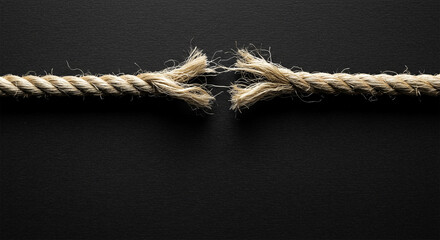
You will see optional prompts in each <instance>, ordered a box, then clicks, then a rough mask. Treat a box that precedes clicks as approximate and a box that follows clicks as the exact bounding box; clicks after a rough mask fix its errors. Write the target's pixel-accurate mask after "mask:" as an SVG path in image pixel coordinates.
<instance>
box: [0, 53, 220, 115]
mask: <svg viewBox="0 0 440 240" xmlns="http://www.w3.org/2000/svg"><path fill="white" fill-rule="evenodd" d="M207 73H215V70H214V69H212V68H210V67H209V63H208V60H207V57H206V55H205V54H203V53H202V52H201V51H200V50H198V49H197V48H194V49H193V50H192V51H191V53H190V55H189V57H188V58H187V60H186V61H185V62H183V63H182V64H180V65H179V66H176V67H173V68H167V69H165V70H163V71H159V72H144V73H140V74H138V75H120V76H116V75H103V76H93V75H84V76H64V77H59V76H54V75H46V76H41V77H40V76H34V75H26V76H22V77H19V76H16V75H11V74H9V75H5V76H0V96H17V97H27V96H45V95H54V96H66V95H68V96H86V95H92V96H103V95H135V96H141V95H145V94H149V95H157V94H164V95H168V96H171V97H174V98H177V99H181V100H184V101H186V102H187V103H188V104H190V105H191V106H194V107H196V108H208V109H209V108H211V104H212V102H213V100H214V97H213V96H212V95H211V93H210V92H209V91H208V90H206V89H205V88H204V87H203V86H201V85H200V84H196V83H191V84H188V83H187V82H188V81H189V80H191V79H192V78H195V77H198V76H202V75H204V74H207Z"/></svg>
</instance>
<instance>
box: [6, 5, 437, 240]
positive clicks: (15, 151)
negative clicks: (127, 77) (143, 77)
mask: <svg viewBox="0 0 440 240" xmlns="http://www.w3.org/2000/svg"><path fill="white" fill-rule="evenodd" d="M0 7H1V14H0V18H1V22H0V23H1V30H0V39H1V42H0V43H1V45H0V57H1V65H0V71H1V72H0V74H1V75H4V74H8V73H12V74H18V75H22V74H25V73H26V72H28V71H30V70H31V71H35V73H36V74H44V73H45V71H47V72H50V71H53V73H54V74H57V75H73V74H79V73H80V72H79V71H74V70H70V69H69V68H68V67H67V64H66V60H67V61H69V64H70V65H71V67H72V68H80V69H82V70H84V71H88V72H90V73H92V74H99V73H119V72H125V73H133V72H135V71H137V70H138V69H139V68H138V66H137V65H136V64H135V63H137V64H138V65H139V66H140V67H141V68H142V69H147V70H160V69H163V68H165V67H166V66H165V65H164V62H165V61H167V60H169V59H176V60H178V61H182V60H183V59H184V58H185V56H186V55H187V51H188V50H189V48H190V46H191V45H193V46H198V47H200V48H202V49H204V51H205V52H206V53H207V54H208V55H209V56H212V55H213V54H214V52H215V51H217V50H225V51H228V50H231V49H233V48H235V46H249V44H250V43H253V44H255V45H256V46H257V47H262V48H265V49H268V48H269V47H271V52H272V57H273V61H274V62H277V63H282V64H283V65H285V66H288V67H290V66H300V67H302V68H303V69H304V70H305V71H323V72H338V71H342V70H343V69H344V68H347V67H348V68H350V70H349V72H351V73H357V72H364V73H372V74H375V73H380V72H381V71H384V70H390V71H395V72H400V73H401V72H403V71H405V69H406V67H407V68H408V70H409V71H410V72H411V73H414V74H418V73H419V72H424V73H428V74H434V73H439V72H440V68H439V66H440V65H439V64H440V21H439V12H440V2H439V1H436V0H433V1H363V0H355V1H334V2H328V1H276V2H272V1H240V2H238V1H203V0H199V1H127V2H122V1H100V2H97V1H93V2H89V1H1V5H0ZM219 54H222V53H219ZM225 55H227V54H225ZM226 57H228V56H226ZM229 57H230V56H229ZM232 63H233V60H230V61H228V62H225V63H224V64H232ZM168 65H170V63H168ZM238 77H239V76H237V75H234V74H233V73H224V74H221V75H219V76H218V77H215V78H209V79H208V82H210V83H214V84H217V85H229V84H230V83H231V82H234V81H235V80H236V79H237V78H238ZM225 90H226V89H224V88H215V89H214V90H213V92H214V93H219V92H221V91H223V93H221V94H220V95H219V96H218V97H217V102H216V105H215V106H214V109H213V110H212V113H213V114H212V115H207V114H203V113H202V112H200V111H199V112H197V111H192V110H191V108H190V107H189V106H188V105H187V104H185V103H183V102H181V101H179V100H173V99H169V98H149V97H144V98H134V99H132V98H130V97H121V98H117V97H113V98H112V97H106V98H104V99H103V100H101V99H97V98H93V97H87V98H85V99H82V98H68V97H66V98H54V97H51V98H48V99H35V98H32V99H11V98H4V99H1V100H0V106H1V110H0V134H1V135H0V141H1V144H0V154H1V155H0V157H1V160H0V164H1V165H0V177H1V185H0V194H1V195H0V221H1V225H0V226H1V229H0V230H1V233H0V237H1V238H2V239H25V238H27V239H37V238H38V239H99V238H102V239H136V238H153V239H155V238H163V239H168V238H197V239H206V238H213V239H223V238H224V239H230V238H240V239H244V238H252V239H258V238H273V239H283V238H289V239H290V238H396V239H402V238H439V235H440V232H439V228H438V226H440V223H439V216H440V194H439V189H440V188H439V187H440V171H439V170H440V165H439V163H440V161H439V160H440V159H439V156H440V147H439V146H440V124H439V120H440V104H439V103H440V102H439V99H438V98H430V97H423V96H422V97H419V98H412V97H398V98H396V99H390V98H389V97H381V98H379V99H377V101H372V102H370V101H368V100H367V99H366V98H364V97H362V96H358V97H344V96H338V97H325V98H322V100H321V102H320V103H306V102H303V101H301V100H300V99H297V98H293V99H292V98H278V99H274V100H272V101H266V102H261V103H258V104H256V105H255V106H253V107H252V108H251V109H249V110H246V111H244V112H243V113H241V114H240V113H234V112H233V111H230V110H229V109H228V108H229V106H230V103H229V102H228V99H229V95H228V93H227V92H226V91H225ZM319 99H321V97H320V96H312V97H310V98H307V99H306V100H319Z"/></svg>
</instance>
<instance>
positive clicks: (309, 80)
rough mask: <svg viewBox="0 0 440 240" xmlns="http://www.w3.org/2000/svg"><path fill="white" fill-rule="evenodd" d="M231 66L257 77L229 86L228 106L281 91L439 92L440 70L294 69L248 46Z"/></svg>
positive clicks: (392, 93)
mask: <svg viewBox="0 0 440 240" xmlns="http://www.w3.org/2000/svg"><path fill="white" fill-rule="evenodd" d="M237 55H238V60H237V62H236V64H235V67H234V68H232V70H235V71H243V72H247V73H250V74H253V75H254V76H255V77H256V78H258V79H264V80H266V81H255V80H251V79H246V81H247V82H248V83H250V84H247V85H243V84H235V85H232V88H231V91H230V92H231V102H232V105H231V109H233V110H238V109H240V108H242V107H249V106H251V105H252V104H254V103H256V102H258V101H260V100H263V99H269V98H273V97H276V96H279V95H283V94H293V93H297V92H301V93H304V94H312V93H321V94H332V95H337V94H350V95H355V94H367V95H415V96H416V95H422V94H423V95H430V96H440V74H437V75H428V74H421V75H409V74H398V75H388V74H377V75H369V74H347V73H334V74H330V73H309V72H303V71H300V72H294V71H292V70H290V69H287V68H285V67H283V66H281V65H278V64H274V63H272V62H268V61H266V60H265V59H264V58H262V57H257V56H255V55H253V54H251V53H250V52H248V51H247V50H243V49H240V50H238V52H237Z"/></svg>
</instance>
